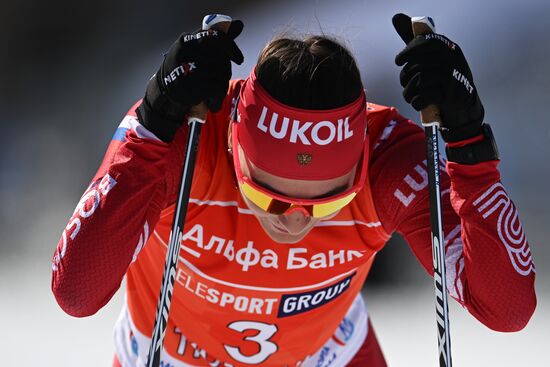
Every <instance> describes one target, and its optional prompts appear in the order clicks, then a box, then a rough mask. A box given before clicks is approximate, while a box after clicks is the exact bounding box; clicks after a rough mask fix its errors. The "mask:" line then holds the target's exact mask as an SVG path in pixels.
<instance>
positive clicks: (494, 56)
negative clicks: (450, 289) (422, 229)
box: [0, 0, 550, 367]
mask: <svg viewBox="0 0 550 367" xmlns="http://www.w3.org/2000/svg"><path fill="white" fill-rule="evenodd" d="M2 5H3V8H4V10H3V11H2V14H0V17H1V18H0V37H1V38H0V39H1V40H2V42H1V43H0V44H1V45H2V46H1V50H2V54H1V55H2V58H0V67H1V69H2V70H3V71H4V73H2V74H1V75H0V78H1V79H0V82H1V83H0V85H2V88H1V89H0V122H1V127H2V129H3V134H1V137H0V139H1V140H0V200H1V203H2V205H1V209H0V230H1V233H2V242H1V243H0V297H1V298H0V325H1V326H2V330H3V332H1V333H0V352H1V355H2V359H1V362H0V365H2V366H52V367H53V366H56V367H57V366H74V365H78V366H110V363H111V360H112V355H113V347H112V336H111V330H112V326H113V324H114V321H115V319H116V317H117V315H118V311H119V308H120V305H121V301H122V298H123V292H120V291H119V293H118V294H117V295H116V296H115V297H114V298H113V300H112V301H111V302H110V303H109V304H108V305H107V306H106V307H105V308H104V309H102V310H101V311H100V312H99V313H98V314H97V315H95V316H93V317H89V318H86V319H75V318H72V317H69V316H67V315H65V314H64V313H63V311H62V310H61V309H60V308H59V307H58V306H57V304H56V302H55V300H54V298H53V295H52V294H51V291H50V279H51V257H52V254H53V250H54V248H55V246H56V244H57V241H58V239H59V236H60V234H61V230H62V229H63V227H64V226H65V225H66V221H67V220H68V218H69V216H70V215H71V213H72V211H73V209H74V207H75V205H76V203H77V201H78V199H79V197H80V195H81V194H82V192H83V191H84V190H85V188H86V186H87V184H88V182H89V180H90V179H91V177H92V176H93V174H94V172H95V169H96V168H97V167H98V165H99V163H100V161H101V157H102V155H103V152H104V149H105V148H106V146H107V144H108V142H109V140H110V137H111V135H112V133H113V132H114V130H115V129H116V127H117V125H118V122H119V120H120V118H121V117H122V116H123V114H124V113H125V112H126V110H127V109H128V108H129V106H130V105H131V104H132V103H133V102H134V101H135V100H137V99H138V98H140V97H141V96H142V95H143V92H144V87H145V84H146V82H147V80H148V78H149V76H150V75H151V74H152V73H153V72H155V71H156V69H157V68H158V65H159V63H160V60H161V57H162V53H163V52H164V51H165V50H166V49H167V48H168V46H169V45H170V44H171V43H172V42H173V40H174V39H175V38H176V37H177V35H178V34H179V33H180V32H182V31H191V30H193V29H196V28H198V27H199V25H200V22H201V19H202V15H204V14H207V13H211V12H224V13H227V14H230V15H232V16H234V17H235V18H240V19H242V20H243V21H244V23H245V30H244V32H243V34H242V35H241V37H240V38H239V39H238V43H239V45H240V46H241V48H242V49H243V52H244V54H245V58H246V61H245V64H244V65H242V66H240V67H236V68H235V69H234V75H235V77H245V76H246V75H247V74H248V73H249V71H250V69H251V67H252V66H253V65H254V63H255V58H256V57H257V55H258V53H259V51H260V50H261V48H262V47H263V45H264V44H265V43H266V42H267V41H269V40H270V39H271V38H272V37H273V36H274V35H276V34H278V33H279V32H290V33H298V34H302V33H319V32H321V31H322V32H324V33H326V34H331V35H335V36H337V37H339V38H340V39H341V40H343V41H345V42H346V44H347V45H348V46H349V47H350V48H351V49H352V51H353V52H354V54H355V55H356V58H357V60H358V64H359V65H360V68H361V72H362V75H363V79H364V84H365V86H366V88H367V90H368V96H369V99H370V100H372V101H373V102H377V103H381V104H389V105H395V106H397V107H398V108H399V109H400V110H401V112H402V113H403V114H405V115H406V116H409V117H412V118H416V115H417V114H416V112H415V111H413V110H412V109H411V108H410V107H409V106H407V105H406V104H405V102H404V101H403V100H402V98H401V88H400V86H399V82H398V74H399V69H398V68H397V67H396V66H395V65H394V63H393V58H394V55H395V54H396V53H397V52H398V51H399V50H400V49H401V48H402V47H403V45H402V42H401V40H400V39H399V37H398V36H397V34H396V33H395V31H394V30H393V27H392V25H391V17H392V15H393V14H394V13H396V12H404V13H408V14H410V15H431V16H432V17H434V19H435V21H436V24H437V26H438V31H439V32H440V33H443V34H445V35H447V36H448V37H449V38H451V39H453V40H455V41H456V42H457V43H459V44H460V45H461V47H462V49H463V51H464V53H465V54H466V57H467V59H468V61H469V63H470V67H471V68H472V71H473V74H474V77H475V81H476V85H477V87H478V90H479V92H480V96H481V98H482V101H483V103H484V105H485V109H486V120H487V121H489V122H491V123H492V125H493V129H494V131H495V135H496V139H497V142H498V144H499V148H500V150H501V156H502V164H501V166H500V169H501V172H502V175H503V182H504V184H505V186H506V187H507V189H508V192H509V194H510V195H511V197H512V198H513V199H514V201H515V203H516V205H517V207H518V208H519V211H520V215H521V218H522V220H523V224H524V228H525V229H526V231H527V236H528V239H529V240H530V244H531V248H532V252H533V254H534V259H535V264H536V265H537V291H538V299H539V303H538V307H537V310H536V312H535V315H534V317H533V319H532V320H531V322H530V323H529V325H528V326H527V327H526V328H525V329H524V330H523V331H521V332H518V333H513V334H506V333H497V332H493V331H491V330H488V329H487V328H486V327H484V326H483V325H481V324H479V323H478V322H477V321H476V320H475V319H473V317H471V316H469V315H468V314H467V312H466V311H465V310H463V309H461V308H460V307H458V306H457V305H456V304H455V303H454V302H453V303H452V305H451V316H450V317H451V339H452V348H453V360H454V365H455V366H496V365H498V366H513V367H517V366H550V362H548V357H547V353H546V349H545V347H547V346H548V345H549V342H550V281H549V279H550V271H549V270H548V268H547V264H548V262H549V260H550V249H549V246H548V245H547V241H548V237H549V236H548V235H549V234H550V231H549V229H548V225H549V224H550V215H549V214H548V209H547V208H548V207H549V204H550V196H549V195H548V194H547V192H546V190H547V188H548V180H549V179H550V168H549V167H550V166H549V164H548V162H550V147H549V146H550V121H548V120H549V119H548V118H547V114H548V111H547V108H548V105H549V102H550V73H548V70H550V42H548V39H547V37H548V36H547V35H548V34H550V22H549V21H548V19H549V17H550V2H548V1H545V0H523V1H521V2H520V1H508V2H501V1H496V0H489V1H484V2H482V1H473V0H464V1H460V2H442V1H431V0H430V1H429V0H420V1H415V2H414V4H413V2H411V1H404V0H398V1H391V2H388V1H382V0H373V1H359V0H354V1H352V0H341V1H326V0H318V1H311V0H307V1H289V0H280V1H277V2H268V1H233V2H231V4H229V2H227V3H224V2H223V1H222V0H215V1H209V2H203V3H201V4H196V3H193V4H190V3H189V2H174V1H168V0H163V1H157V2H155V3H152V2H146V1H142V0H140V1H134V2H133V3H132V6H131V7H129V6H125V5H123V4H118V3H116V2H115V3H111V2H109V1H107V0H102V1H97V2H93V3H89V4H81V3H79V2H74V3H73V2H68V1H56V2H45V3H41V2H35V3H33V2H25V3H22V2H12V3H10V4H2ZM365 294H366V297H367V300H368V305H369V310H370V313H371V316H372V319H373V322H374V326H375V329H376V331H377V333H378V336H379V338H380V342H381V344H382V348H383V350H384V352H385V354H386V357H387V360H388V362H389V364H390V366H436V365H437V338H436V326H435V312H434V308H435V306H434V295H433V285H432V280H431V278H428V277H427V276H426V275H425V274H424V272H423V270H421V267H420V266H419V265H418V264H417V263H416V261H415V260H414V258H413V256H412V254H411V253H410V251H409V250H408V249H407V247H406V245H405V244H403V243H402V241H400V240H399V239H395V240H393V241H392V242H391V243H390V244H389V245H388V246H387V248H386V249H384V250H383V251H382V253H381V254H380V255H379V258H378V260H377V262H376V263H375V269H374V273H373V275H372V277H371V278H370V279H369V281H368V283H367V286H366V289H365Z"/></svg>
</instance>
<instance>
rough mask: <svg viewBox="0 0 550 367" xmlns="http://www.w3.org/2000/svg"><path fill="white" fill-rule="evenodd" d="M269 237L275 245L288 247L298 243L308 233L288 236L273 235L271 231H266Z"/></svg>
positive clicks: (285, 234)
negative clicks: (283, 244)
mask: <svg viewBox="0 0 550 367" xmlns="http://www.w3.org/2000/svg"><path fill="white" fill-rule="evenodd" d="M266 233H267V234H268V236H269V237H271V239H272V240H273V241H275V242H277V243H287V244H289V245H292V244H295V243H298V242H300V241H301V240H302V239H303V238H304V237H305V236H306V235H307V234H308V233H309V231H308V232H306V233H304V234H288V233H273V232H271V231H266Z"/></svg>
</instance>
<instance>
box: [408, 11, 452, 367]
mask: <svg viewBox="0 0 550 367" xmlns="http://www.w3.org/2000/svg"><path fill="white" fill-rule="evenodd" d="M411 23H412V29H413V34H414V35H415V36H418V35H425V34H429V33H435V24H434V21H433V19H432V18H430V17H413V18H412V19H411ZM420 121H421V122H422V126H423V127H424V132H425V134H426V153H427V158H428V186H429V193H430V221H431V229H432V255H433V266H434V286H435V309H436V320H437V345H438V355H439V366H440V367H451V366H452V360H451V336H450V330H449V307H448V304H447V279H446V272H445V240H444V238H443V221H442V213H441V189H440V186H439V178H440V175H439V146H438V141H437V129H438V128H439V126H440V123H441V115H440V113H439V108H438V107H437V106H436V105H429V106H427V107H426V108H424V109H423V110H422V111H420Z"/></svg>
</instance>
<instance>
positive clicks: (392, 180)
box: [370, 113, 536, 331]
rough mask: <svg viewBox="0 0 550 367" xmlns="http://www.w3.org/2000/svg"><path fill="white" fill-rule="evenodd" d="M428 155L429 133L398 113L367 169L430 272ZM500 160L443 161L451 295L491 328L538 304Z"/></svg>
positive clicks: (380, 200) (388, 220)
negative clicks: (425, 135)
mask: <svg viewBox="0 0 550 367" xmlns="http://www.w3.org/2000/svg"><path fill="white" fill-rule="evenodd" d="M388 129H389V131H388ZM425 157H426V153H425V143H424V132H423V131H422V129H421V128H420V127H418V126H417V125H416V124H414V123H412V122H411V121H409V120H407V119H405V118H403V117H401V116H399V115H398V114H397V113H396V114H395V115H394V117H393V119H392V121H391V123H390V124H389V125H388V127H387V128H386V131H385V132H384V134H382V138H381V140H379V141H378V143H377V145H376V148H375V150H374V152H373V156H372V160H371V168H370V170H371V171H370V175H371V177H373V178H374V179H371V181H372V186H373V196H374V201H375V205H376V208H377V211H378V214H379V216H380V220H381V221H382V223H383V225H384V228H385V229H386V230H387V231H388V233H392V232H394V231H396V232H398V233H400V234H401V235H402V236H403V237H404V238H405V240H406V241H407V243H408V244H409V246H410V248H411V249H412V251H413V252H414V254H415V256H416V257H417V259H418V260H419V261H420V263H421V264H422V266H423V267H424V268H425V270H426V271H427V272H428V273H429V274H430V275H432V276H433V265H432V247H431V229H430V208H429V195H428V174H427V165H426V158H425ZM497 165H498V161H488V162H482V163H478V164H475V165H461V164H458V163H454V162H447V163H446V167H445V165H444V163H443V162H442V163H441V181H440V182H441V192H442V211H443V224H444V229H443V231H444V241H445V251H446V252H445V263H446V273H447V276H446V279H447V287H448V293H449V295H450V296H451V297H453V298H454V299H456V300H457V301H458V302H459V303H460V304H461V305H462V306H463V307H465V308H466V309H467V310H468V311H469V312H470V313H471V314H472V315H473V316H474V317H476V318H477V319H478V320H479V321H481V322H482V323H483V324H485V325H486V326H487V327H489V328H491V329H494V330H497V331H517V330H521V329H522V328H523V327H525V325H526V324H527V322H528V321H529V319H530V318H531V316H532V314H533V312H534V309H535V306H536V296H535V291H534V280H535V267H534V264H533V260H532V258H531V252H530V249H529V245H528V242H527V239H526V237H525V233H524V231H523V228H522V225H521V222H520V220H519V217H518V213H517V210H516V207H515V205H514V203H513V202H512V200H511V199H510V197H509V196H508V194H507V193H506V190H505V188H504V186H503V184H502V183H501V181H500V173H499V171H498V169H497ZM445 168H446V170H445Z"/></svg>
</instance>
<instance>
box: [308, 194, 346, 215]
mask: <svg viewBox="0 0 550 367" xmlns="http://www.w3.org/2000/svg"><path fill="white" fill-rule="evenodd" d="M355 195H356V194H355V193H351V194H349V195H347V196H344V197H343V198H340V199H338V200H334V201H329V202H327V203H322V204H315V205H313V212H312V216H313V217H314V218H322V217H326V216H328V215H331V214H334V213H335V212H337V211H338V210H340V209H342V208H343V207H345V206H346V205H348V204H349V203H350V202H351V201H352V200H353V198H354V197H355Z"/></svg>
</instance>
